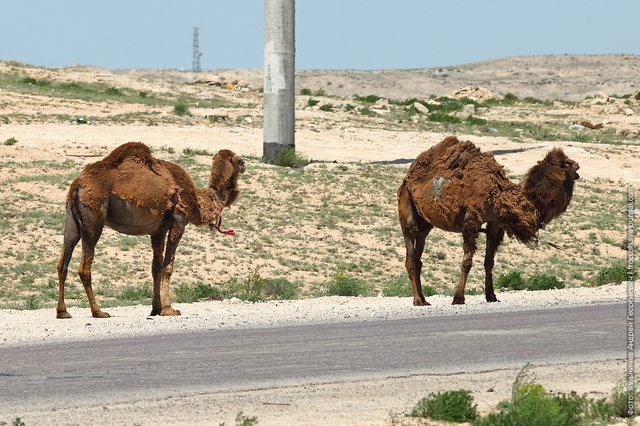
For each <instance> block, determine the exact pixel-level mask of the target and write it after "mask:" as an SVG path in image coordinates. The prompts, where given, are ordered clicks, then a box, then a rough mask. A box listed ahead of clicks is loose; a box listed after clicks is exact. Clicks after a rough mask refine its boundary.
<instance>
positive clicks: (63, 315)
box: [56, 308, 71, 319]
mask: <svg viewBox="0 0 640 426" xmlns="http://www.w3.org/2000/svg"><path fill="white" fill-rule="evenodd" d="M56 318H58V319H68V318H71V314H70V313H69V312H67V310H66V308H65V309H56Z"/></svg>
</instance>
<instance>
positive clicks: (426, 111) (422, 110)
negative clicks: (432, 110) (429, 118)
mask: <svg viewBox="0 0 640 426" xmlns="http://www.w3.org/2000/svg"><path fill="white" fill-rule="evenodd" d="M413 107H414V108H415V109H416V111H418V112H419V113H420V114H429V108H427V107H426V106H424V105H423V104H422V103H420V102H414V103H413Z"/></svg>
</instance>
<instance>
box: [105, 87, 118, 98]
mask: <svg viewBox="0 0 640 426" xmlns="http://www.w3.org/2000/svg"><path fill="white" fill-rule="evenodd" d="M104 93H105V94H107V95H109V96H122V90H120V89H118V88H117V87H107V89H106V90H105V91H104Z"/></svg>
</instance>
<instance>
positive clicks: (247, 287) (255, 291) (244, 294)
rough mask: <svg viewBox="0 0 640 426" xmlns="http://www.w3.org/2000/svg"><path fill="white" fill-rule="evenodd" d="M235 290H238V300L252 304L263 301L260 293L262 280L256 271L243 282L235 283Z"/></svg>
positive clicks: (262, 287) (262, 284) (262, 285)
mask: <svg viewBox="0 0 640 426" xmlns="http://www.w3.org/2000/svg"><path fill="white" fill-rule="evenodd" d="M236 288H237V290H238V294H237V295H236V296H237V297H238V298H240V299H243V300H249V301H252V302H256V301H258V300H263V299H264V297H263V295H262V291H263V290H264V278H262V277H261V276H260V274H259V273H258V272H257V271H254V272H252V273H250V274H249V276H248V277H247V278H245V279H244V280H242V281H237V285H236Z"/></svg>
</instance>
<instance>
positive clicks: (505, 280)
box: [495, 270, 525, 290]
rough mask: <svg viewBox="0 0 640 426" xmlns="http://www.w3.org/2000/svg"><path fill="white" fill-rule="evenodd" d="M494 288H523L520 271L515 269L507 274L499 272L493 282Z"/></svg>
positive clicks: (523, 283)
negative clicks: (494, 282)
mask: <svg viewBox="0 0 640 426" xmlns="http://www.w3.org/2000/svg"><path fill="white" fill-rule="evenodd" d="M495 286H496V288H509V289H512V290H523V289H524V288H525V282H524V278H522V272H520V271H518V270H515V271H511V272H509V273H508V274H506V275H504V274H500V276H499V277H498V279H497V280H496V284H495Z"/></svg>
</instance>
